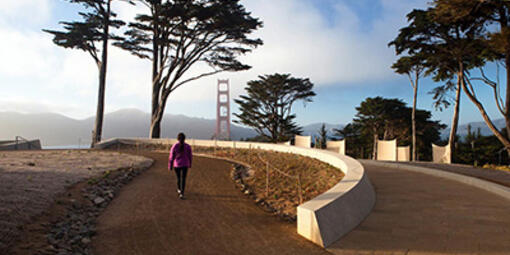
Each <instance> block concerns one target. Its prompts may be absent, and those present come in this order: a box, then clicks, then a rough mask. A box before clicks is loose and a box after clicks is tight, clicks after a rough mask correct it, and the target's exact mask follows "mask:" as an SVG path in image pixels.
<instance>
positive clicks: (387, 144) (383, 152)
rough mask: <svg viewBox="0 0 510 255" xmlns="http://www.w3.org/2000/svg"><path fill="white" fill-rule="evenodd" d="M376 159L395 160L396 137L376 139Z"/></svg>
mask: <svg viewBox="0 0 510 255" xmlns="http://www.w3.org/2000/svg"><path fill="white" fill-rule="evenodd" d="M376 155H377V160H387V161H397V139H394V140H389V141H384V140H377V154H376Z"/></svg>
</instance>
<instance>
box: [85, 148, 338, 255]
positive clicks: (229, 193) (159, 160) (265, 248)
mask: <svg viewBox="0 0 510 255" xmlns="http://www.w3.org/2000/svg"><path fill="white" fill-rule="evenodd" d="M145 156H149V157H151V158H154V159H155V164H154V165H153V167H151V168H150V169H149V170H147V172H145V173H143V174H142V175H140V176H139V177H137V178H136V179H135V180H133V182H132V183H130V184H128V185H127V186H126V187H124V188H123V189H122V190H121V192H120V194H119V195H118V197H117V198H116V199H114V200H113V202H112V203H111V204H110V205H109V207H108V208H107V209H106V210H105V211H104V213H103V214H102V215H101V216H100V217H99V219H98V225H97V234H98V235H97V236H96V237H95V238H94V239H93V243H92V244H93V248H94V254H108V255H114V254H262V255H269V254H327V253H328V252H327V251H326V250H324V249H322V248H320V247H318V246H316V245H314V244H312V243H311V242H309V241H307V240H305V239H303V238H301V237H300V236H298V235H297V233H296V226H295V224H291V223H286V222H283V221H281V220H279V219H278V218H275V217H273V216H271V215H269V214H267V213H265V212H263V211H262V209H260V208H258V207H257V206H256V205H255V204H254V203H253V202H252V201H251V200H250V199H248V198H246V197H245V196H244V195H242V194H241V192H240V191H239V190H238V189H236V188H235V186H234V183H233V181H232V180H231V179H230V177H229V174H230V169H231V165H230V164H228V163H226V162H223V161H219V160H212V159H206V158H200V157H195V158H194V160H195V162H194V166H193V169H191V170H190V172H189V178H188V183H187V184H188V186H187V188H186V189H187V191H186V193H187V197H188V199H187V200H184V201H182V200H179V199H177V194H176V191H175V190H176V184H175V180H176V179H175V176H174V174H170V173H169V172H168V170H167V169H166V168H167V154H162V153H148V154H145Z"/></svg>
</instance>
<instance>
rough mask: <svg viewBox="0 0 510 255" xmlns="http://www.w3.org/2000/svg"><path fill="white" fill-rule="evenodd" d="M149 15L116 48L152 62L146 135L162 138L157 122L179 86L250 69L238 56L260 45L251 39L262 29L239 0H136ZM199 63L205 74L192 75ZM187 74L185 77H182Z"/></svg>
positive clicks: (138, 19) (133, 24)
mask: <svg viewBox="0 0 510 255" xmlns="http://www.w3.org/2000/svg"><path fill="white" fill-rule="evenodd" d="M138 2H139V3H140V4H143V5H144V6H146V7H147V8H148V9H149V11H150V14H139V15H137V16H136V18H135V19H136V22H134V23H130V24H129V28H130V29H129V30H128V31H127V32H126V36H127V39H126V40H124V41H123V42H121V43H117V44H116V45H117V46H119V47H121V48H122V49H125V50H127V51H129V52H131V53H132V54H133V55H135V56H138V57H140V58H142V59H149V60H150V61H152V119H151V130H150V136H151V137H153V138H157V137H159V136H160V132H161V130H160V123H161V119H162V117H163V113H164V109H165V106H166V102H167V99H168V96H169V95H170V93H172V92H173V91H175V90H176V89H177V88H179V87H180V86H183V85H185V84H187V83H189V82H191V81H194V80H197V79H200V78H202V77H205V76H210V75H214V74H217V73H220V72H224V71H242V70H247V69H249V68H250V66H249V65H247V64H243V63H242V62H241V61H240V60H238V57H239V56H240V55H244V54H246V53H248V52H250V51H251V50H252V49H253V48H255V47H257V46H259V45H261V44H262V40H260V39H251V38H249V37H248V35H249V34H251V33H252V32H254V31H255V30H257V29H258V28H260V27H261V26H262V22H260V21H259V20H258V19H257V18H254V17H252V16H251V15H250V13H249V12H247V11H246V10H245V8H244V7H243V5H241V4H240V3H239V0H229V1H219V0H191V1H190V0H171V1H170V0H164V1H162V0H139V1H138ZM198 63H204V64H207V65H208V66H209V67H210V70H209V71H205V72H203V73H194V72H193V73H192V72H190V68H191V67H192V66H194V65H196V64H198ZM186 74H187V75H186Z"/></svg>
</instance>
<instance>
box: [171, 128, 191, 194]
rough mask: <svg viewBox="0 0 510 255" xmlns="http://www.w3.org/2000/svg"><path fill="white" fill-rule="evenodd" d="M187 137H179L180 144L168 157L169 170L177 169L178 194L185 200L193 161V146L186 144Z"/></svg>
mask: <svg viewBox="0 0 510 255" xmlns="http://www.w3.org/2000/svg"><path fill="white" fill-rule="evenodd" d="M185 139H186V136H185V135H184V134H183V133H179V134H178V135H177V140H178V141H179V142H177V143H175V144H174V145H173V146H172V148H171V149H170V156H169V157H168V170H170V171H171V170H172V169H175V175H176V176H177V194H179V198H180V199H184V189H185V188H186V174H187V173H188V168H191V159H192V157H193V154H192V152H191V146H189V144H187V143H185V142H184V140H185Z"/></svg>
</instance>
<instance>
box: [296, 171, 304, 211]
mask: <svg viewBox="0 0 510 255" xmlns="http://www.w3.org/2000/svg"><path fill="white" fill-rule="evenodd" d="M297 177H298V178H297V181H298V192H299V204H302V203H303V191H302V190H301V174H298V176H297Z"/></svg>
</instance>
